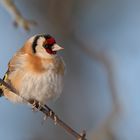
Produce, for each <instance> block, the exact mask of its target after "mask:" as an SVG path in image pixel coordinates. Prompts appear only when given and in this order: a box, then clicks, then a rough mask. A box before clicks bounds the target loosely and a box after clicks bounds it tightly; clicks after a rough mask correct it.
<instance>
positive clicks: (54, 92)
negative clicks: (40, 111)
mask: <svg viewBox="0 0 140 140" xmlns="http://www.w3.org/2000/svg"><path fill="white" fill-rule="evenodd" d="M62 88H63V76H62V75H58V74H56V73H54V72H52V71H50V72H49V71H48V72H47V73H43V74H40V75H38V74H36V75H31V74H25V75H24V76H23V82H22V86H21V91H20V95H21V96H23V97H24V98H26V99H28V100H29V99H34V100H37V101H39V102H40V103H42V104H45V103H46V101H48V100H51V99H55V98H57V97H59V95H60V94H61V92H62Z"/></svg>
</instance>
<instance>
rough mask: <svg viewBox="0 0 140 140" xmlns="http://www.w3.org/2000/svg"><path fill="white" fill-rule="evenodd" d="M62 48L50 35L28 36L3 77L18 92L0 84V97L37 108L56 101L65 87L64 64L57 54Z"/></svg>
mask: <svg viewBox="0 0 140 140" xmlns="http://www.w3.org/2000/svg"><path fill="white" fill-rule="evenodd" d="M63 49H64V48H63V47H61V46H59V45H58V44H57V43H56V41H55V39H54V38H53V37H52V36H51V35H49V34H37V35H34V36H32V37H30V38H29V39H28V40H27V41H26V42H25V43H24V45H23V47H21V48H20V49H19V50H18V51H17V52H16V53H15V55H14V56H13V57H12V58H11V60H10V61H9V63H8V70H7V72H6V73H5V75H4V77H3V80H4V81H5V82H6V83H8V84H9V85H10V86H12V87H13V88H14V89H15V90H16V91H17V93H16V94H14V93H13V92H12V91H10V90H9V89H8V88H6V87H4V86H3V85H0V96H1V97H3V96H4V97H5V98H6V99H8V100H9V101H11V102H13V103H26V101H30V103H33V104H34V103H35V104H36V103H39V104H40V105H44V104H45V103H46V102H48V101H51V100H53V99H57V98H58V97H59V96H60V94H61V93H62V90H63V85H64V82H63V81H64V74H65V62H64V60H63V58H62V57H61V56H60V55H58V51H60V50H63ZM24 99H26V101H25V100H24Z"/></svg>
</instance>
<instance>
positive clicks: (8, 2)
mask: <svg viewBox="0 0 140 140" xmlns="http://www.w3.org/2000/svg"><path fill="white" fill-rule="evenodd" d="M0 2H1V4H2V5H3V6H4V7H5V9H6V10H7V11H8V12H9V13H10V14H11V16H12V17H13V18H14V26H15V27H17V26H20V27H22V28H23V29H24V30H26V31H29V30H30V27H31V26H34V25H36V22H35V21H32V20H27V19H25V18H24V17H23V16H22V14H21V13H20V11H19V10H18V9H17V7H16V5H15V4H14V2H13V1H12V0H0Z"/></svg>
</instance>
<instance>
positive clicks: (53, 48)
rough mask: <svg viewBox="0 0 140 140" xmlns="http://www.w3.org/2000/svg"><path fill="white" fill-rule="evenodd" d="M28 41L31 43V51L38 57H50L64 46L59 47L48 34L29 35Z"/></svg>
mask: <svg viewBox="0 0 140 140" xmlns="http://www.w3.org/2000/svg"><path fill="white" fill-rule="evenodd" d="M28 42H29V43H30V45H31V50H32V53H34V54H36V55H38V56H40V57H47V56H49V57H52V56H54V55H56V53H57V52H58V51H60V50H62V49H64V48H62V47H60V46H59V45H58V44H57V43H56V41H55V39H54V38H53V37H52V36H50V35H48V34H47V35H44V34H41V35H35V36H33V37H31V38H30V39H29V40H28Z"/></svg>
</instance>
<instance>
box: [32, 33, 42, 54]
mask: <svg viewBox="0 0 140 140" xmlns="http://www.w3.org/2000/svg"><path fill="white" fill-rule="evenodd" d="M39 37H40V36H39V35H37V36H36V37H35V38H34V41H33V44H32V49H33V52H34V53H36V46H37V40H38V39H39Z"/></svg>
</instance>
